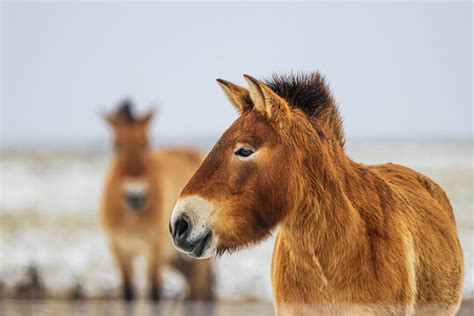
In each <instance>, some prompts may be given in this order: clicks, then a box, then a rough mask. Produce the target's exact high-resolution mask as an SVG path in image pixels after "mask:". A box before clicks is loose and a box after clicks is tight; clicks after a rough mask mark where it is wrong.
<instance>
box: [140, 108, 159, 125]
mask: <svg viewBox="0 0 474 316" xmlns="http://www.w3.org/2000/svg"><path fill="white" fill-rule="evenodd" d="M155 114H156V109H154V108H152V109H151V110H149V111H148V113H147V114H145V115H143V116H142V117H140V118H138V119H137V121H138V122H139V123H142V124H149V123H150V122H151V121H152V120H153V117H155Z"/></svg>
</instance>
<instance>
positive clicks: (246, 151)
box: [235, 147, 253, 157]
mask: <svg viewBox="0 0 474 316" xmlns="http://www.w3.org/2000/svg"><path fill="white" fill-rule="evenodd" d="M235 154H236V155H237V156H240V157H248V156H250V155H251V154H253V150H252V149H248V148H245V147H241V148H239V149H237V151H236V152H235Z"/></svg>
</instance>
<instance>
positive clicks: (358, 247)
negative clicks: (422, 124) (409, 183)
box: [280, 146, 365, 278]
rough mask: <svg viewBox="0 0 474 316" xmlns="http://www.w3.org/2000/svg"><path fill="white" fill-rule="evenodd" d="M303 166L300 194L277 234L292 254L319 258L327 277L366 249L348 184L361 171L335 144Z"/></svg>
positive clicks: (361, 221) (298, 256)
mask: <svg viewBox="0 0 474 316" xmlns="http://www.w3.org/2000/svg"><path fill="white" fill-rule="evenodd" d="M308 166H309V167H308V168H306V170H305V171H306V172H304V173H302V175H303V176H304V179H303V176H302V177H301V179H300V183H301V184H302V186H301V187H300V192H301V193H302V196H303V197H302V200H301V202H300V203H299V204H298V206H297V207H296V208H295V210H294V211H293V212H292V213H290V214H288V216H287V217H286V218H285V220H284V222H283V223H282V225H281V231H280V232H281V234H282V235H284V236H285V237H284V238H281V239H283V240H285V242H288V243H289V247H288V248H289V249H290V251H291V252H294V254H295V255H296V257H297V258H305V257H306V258H307V259H308V260H312V261H313V260H318V264H319V265H320V267H321V269H322V270H323V271H324V273H325V274H326V275H325V277H326V278H331V277H332V276H334V277H336V275H337V274H336V273H335V274H334V275H332V272H336V271H338V269H340V268H341V266H340V264H341V263H344V262H346V263H347V262H353V260H354V259H355V258H362V257H363V256H364V254H365V247H364V243H365V240H364V236H365V235H364V222H363V220H362V218H361V216H360V215H359V212H358V211H357V205H355V202H354V200H353V195H352V193H350V192H349V188H348V186H347V184H348V183H351V184H353V185H357V184H356V183H360V182H359V181H360V180H361V179H362V178H361V177H362V175H361V174H360V173H358V172H357V168H356V166H357V165H356V164H355V163H354V162H352V161H351V160H350V159H349V158H348V157H347V156H346V155H345V154H344V151H343V149H342V148H341V147H338V146H334V148H332V149H331V150H330V151H328V155H327V157H326V159H324V158H323V159H321V157H318V158H317V159H314V160H313V163H309V164H308Z"/></svg>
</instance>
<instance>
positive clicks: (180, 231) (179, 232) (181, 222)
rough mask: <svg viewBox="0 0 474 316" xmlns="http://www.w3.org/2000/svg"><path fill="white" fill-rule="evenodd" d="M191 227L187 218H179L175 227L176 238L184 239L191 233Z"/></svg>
mask: <svg viewBox="0 0 474 316" xmlns="http://www.w3.org/2000/svg"><path fill="white" fill-rule="evenodd" d="M190 228H191V225H190V224H189V221H188V219H187V218H186V217H184V216H182V217H180V218H178V220H177V221H176V223H175V226H174V237H175V238H178V239H182V238H184V237H185V236H186V234H187V233H188V232H189V229H190Z"/></svg>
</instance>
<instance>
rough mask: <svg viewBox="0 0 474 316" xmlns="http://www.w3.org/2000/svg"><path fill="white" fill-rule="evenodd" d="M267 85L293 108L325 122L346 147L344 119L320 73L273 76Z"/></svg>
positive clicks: (266, 81) (267, 81)
mask: <svg viewBox="0 0 474 316" xmlns="http://www.w3.org/2000/svg"><path fill="white" fill-rule="evenodd" d="M265 83H266V84H267V85H268V86H269V87H270V88H271V89H272V90H273V91H274V92H276V94H278V95H279V96H280V97H282V98H283V99H285V100H286V101H287V102H288V103H289V105H290V106H291V107H292V108H299V109H301V110H302V111H303V112H304V113H305V114H306V115H307V116H308V117H309V118H314V119H315V120H323V121H324V122H323V123H324V124H327V125H328V126H330V128H331V129H332V130H333V132H334V133H335V136H336V137H337V138H338V140H339V141H340V143H341V145H344V132H343V130H342V119H341V117H340V115H339V111H338V109H337V105H336V103H335V101H334V99H333V97H332V94H331V91H330V89H329V87H328V85H327V84H326V82H325V81H324V77H323V76H322V75H321V74H320V73H318V72H313V73H310V74H291V75H279V74H276V75H273V76H272V77H271V78H270V79H267V80H265Z"/></svg>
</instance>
